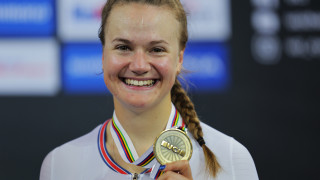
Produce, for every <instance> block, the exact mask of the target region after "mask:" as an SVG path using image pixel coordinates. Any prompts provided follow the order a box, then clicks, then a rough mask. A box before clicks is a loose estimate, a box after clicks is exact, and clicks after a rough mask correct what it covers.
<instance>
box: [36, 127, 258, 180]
mask: <svg viewBox="0 0 320 180" xmlns="http://www.w3.org/2000/svg"><path fill="white" fill-rule="evenodd" d="M100 126H101V125H100ZM100 126H98V127H96V128H95V129H94V130H92V131H91V132H90V133H88V134H86V135H84V136H82V137H79V138H77V139H75V140H73V141H70V142H67V143H66V144H63V145H62V146H60V147H57V148H55V149H54V150H53V151H51V152H50V153H49V154H48V155H47V157H46V158H45V159H44V161H43V164H42V167H41V172H40V180H108V179H117V180H125V179H132V177H133V175H123V174H120V173H118V172H115V171H113V170H112V169H110V168H109V167H108V166H107V165H106V164H105V162H104V161H103V159H102V157H101V156H100V153H99V150H98V134H99V129H100ZM201 127H202V130H203V133H204V139H205V141H206V145H207V146H208V147H209V148H210V149H211V150H212V151H213V153H214V154H215V155H216V157H217V160H218V162H219V164H220V165H221V167H222V169H221V171H220V172H219V173H218V175H217V177H216V178H215V180H257V179H259V178H258V174H257V171H256V168H255V165H254V162H253V159H252V157H251V155H250V153H249V152H248V150H247V149H246V148H245V147H244V146H243V145H241V144H240V143H239V142H237V141H236V140H234V139H233V138H231V137H229V136H227V135H225V134H223V133H221V132H219V131H217V130H215V129H213V128H211V127H209V126H208V125H206V124H204V123H201ZM188 135H189V137H190V139H191V142H192V145H193V154H192V157H191V159H190V161H189V163H190V166H191V171H192V176H193V179H201V180H202V179H204V180H205V179H208V180H210V179H212V180H213V179H214V178H212V177H211V176H209V175H208V174H206V173H205V159H204V155H203V151H202V148H201V147H200V146H199V144H198V142H197V141H196V140H195V139H194V138H193V136H192V135H191V134H189V133H188ZM138 176H139V177H138V179H140V180H150V177H149V174H139V175H138Z"/></svg>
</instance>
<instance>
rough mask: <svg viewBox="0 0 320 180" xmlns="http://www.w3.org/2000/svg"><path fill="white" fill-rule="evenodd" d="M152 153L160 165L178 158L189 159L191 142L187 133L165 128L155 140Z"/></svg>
mask: <svg viewBox="0 0 320 180" xmlns="http://www.w3.org/2000/svg"><path fill="white" fill-rule="evenodd" d="M153 153H154V155H155V157H156V159H157V160H158V162H159V163H160V164H161V165H165V164H167V163H170V162H174V161H179V160H190V158H191V156H192V143H191V141H190V139H189V137H188V135H187V134H186V133H185V132H184V131H182V130H180V129H178V128H173V129H167V130H165V131H163V132H162V133H161V134H160V135H159V137H158V138H157V139H156V140H155V142H154V145H153Z"/></svg>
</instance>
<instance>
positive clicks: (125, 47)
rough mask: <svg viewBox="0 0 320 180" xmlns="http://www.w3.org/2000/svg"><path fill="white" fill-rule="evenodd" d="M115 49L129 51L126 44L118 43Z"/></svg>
mask: <svg viewBox="0 0 320 180" xmlns="http://www.w3.org/2000/svg"><path fill="white" fill-rule="evenodd" d="M116 49H118V50H120V51H130V50H131V49H130V47H129V46H127V45H118V46H116Z"/></svg>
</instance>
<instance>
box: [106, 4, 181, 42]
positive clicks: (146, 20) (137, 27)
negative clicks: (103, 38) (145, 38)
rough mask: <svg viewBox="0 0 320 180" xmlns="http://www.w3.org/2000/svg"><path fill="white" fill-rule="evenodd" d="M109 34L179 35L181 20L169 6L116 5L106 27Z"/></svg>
mask: <svg viewBox="0 0 320 180" xmlns="http://www.w3.org/2000/svg"><path fill="white" fill-rule="evenodd" d="M105 28H106V29H105V30H106V31H105V33H107V34H109V35H115V34H117V35H121V36H126V35H133V34H135V35H138V34H141V33H142V34H143V33H144V35H151V34H153V35H154V36H162V37H163V38H173V37H178V34H179V32H180V31H179V28H180V26H179V22H178V21H177V19H176V17H175V15H174V13H173V11H172V10H171V9H170V8H169V7H167V6H154V5H145V4H138V3H129V4H121V5H116V6H114V7H113V9H112V10H111V13H110V16H109V17H108V20H107V24H106V27H105Z"/></svg>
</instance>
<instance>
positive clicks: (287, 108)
mask: <svg viewBox="0 0 320 180" xmlns="http://www.w3.org/2000/svg"><path fill="white" fill-rule="evenodd" d="M282 5H284V3H283V2H282ZM311 5H312V6H311V7H313V8H314V7H316V5H315V1H312V3H311ZM318 7H319V6H317V8H318ZM283 8H285V6H282V8H280V9H279V10H278V11H279V15H280V17H281V14H282V13H284V11H285V9H283ZM318 9H319V8H318ZM251 10H252V6H251V4H250V1H232V39H231V41H230V42H229V43H230V47H231V49H230V52H231V53H230V59H231V60H230V66H231V86H230V88H229V89H228V90H227V91H225V92H216V93H204V94H195V93H191V97H192V99H193V101H194V103H195V105H196V109H197V112H198V114H199V116H200V118H201V119H202V121H204V122H206V123H208V124H210V125H211V126H213V127H214V128H216V129H218V130H219V131H221V132H224V133H225V134H227V135H230V136H233V137H234V138H235V139H236V140H238V141H239V142H241V143H242V144H243V145H245V146H246V147H247V148H248V149H249V151H250V153H251V155H252V156H253V159H254V161H255V164H256V167H257V171H258V175H259V178H260V179H263V180H264V179H308V180H312V179H319V175H318V172H319V170H320V168H319V161H320V155H319V153H318V152H319V150H320V149H319V142H320V138H319V135H320V132H319V129H320V128H319V119H320V93H319V92H320V60H319V58H288V57H286V55H285V53H284V54H283V56H282V58H281V60H280V62H279V63H278V64H275V65H268V66H266V65H261V64H259V63H257V62H256V61H254V60H253V58H252V56H251V49H250V46H251V37H252V35H253V34H254V32H253V29H252V28H251V23H250V16H251ZM288 34H290V33H289V32H286V30H285V29H282V30H281V32H280V34H279V37H280V38H281V39H284V38H286V36H287V35H288ZM306 35H307V34H304V36H306ZM313 35H318V36H319V32H316V33H314V32H313ZM112 111H113V104H112V97H111V96H110V95H105V96H104V95H97V96H70V95H65V94H63V92H60V93H59V94H58V95H57V96H55V97H0V119H1V121H0V122H1V126H0V142H1V145H0V152H1V153H0V179H3V180H7V179H14V180H18V179H38V178H39V172H40V167H41V163H42V160H43V159H44V157H45V156H46V154H47V153H48V152H49V151H51V150H52V149H53V148H55V147H57V146H58V145H61V144H63V143H65V142H67V141H69V140H72V139H74V138H76V137H79V136H81V135H83V134H85V133H87V132H89V131H90V130H92V129H93V128H94V127H96V126H97V125H98V124H100V123H102V122H104V121H105V120H106V119H108V118H110V117H111V115H112Z"/></svg>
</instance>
